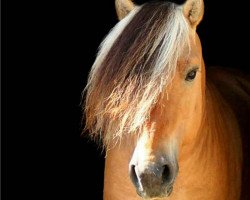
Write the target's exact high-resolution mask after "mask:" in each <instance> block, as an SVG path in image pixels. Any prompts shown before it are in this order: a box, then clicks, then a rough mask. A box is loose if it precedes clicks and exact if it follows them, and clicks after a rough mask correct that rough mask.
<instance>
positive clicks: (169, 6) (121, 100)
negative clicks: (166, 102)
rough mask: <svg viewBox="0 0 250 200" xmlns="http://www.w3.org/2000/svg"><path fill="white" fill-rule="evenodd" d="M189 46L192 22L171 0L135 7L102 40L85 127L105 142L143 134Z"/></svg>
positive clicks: (88, 90)
mask: <svg viewBox="0 0 250 200" xmlns="http://www.w3.org/2000/svg"><path fill="white" fill-rule="evenodd" d="M186 45H189V28H188V22H187V21H186V19H185V17H184V16H183V13H182V9H181V7H180V6H178V5H176V4H174V3H169V2H158V3H147V4H144V5H143V6H140V7H136V8H135V9H134V10H133V11H132V12H131V13H130V14H129V15H128V16H127V17H125V18H124V19H123V20H121V21H120V22H119V23H118V24H117V25H116V26H115V27H114V28H113V30H112V31H111V32H110V33H109V34H108V36H107V37H106V39H105V40H104V42H103V43H102V44H101V47H100V50H99V53H98V55H97V58H96V61H95V63H94V64H93V66H92V69H91V72H90V75H89V79H88V84H87V86H86V88H85V92H86V94H85V95H86V98H85V105H84V110H85V120H86V129H88V130H89V132H90V134H91V135H92V136H100V137H101V138H102V139H103V141H104V145H108V144H109V142H110V141H111V140H113V139H115V138H117V139H121V138H122V136H124V135H125V134H133V133H136V132H139V130H140V129H141V128H142V126H143V124H144V123H145V121H146V120H147V118H148V117H149V114H150V112H151V110H152V108H153V107H154V105H155V104H156V103H157V101H158V99H159V96H160V94H161V93H162V91H163V90H164V88H166V86H167V85H168V84H169V83H170V82H171V79H172V78H173V75H174V74H175V71H176V66H177V60H178V59H179V58H180V56H181V55H182V54H183V49H184V47H185V46H186Z"/></svg>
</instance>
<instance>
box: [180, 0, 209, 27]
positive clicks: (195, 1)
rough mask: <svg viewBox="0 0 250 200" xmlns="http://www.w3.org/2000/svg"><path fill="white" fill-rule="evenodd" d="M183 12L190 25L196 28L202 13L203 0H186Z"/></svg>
mask: <svg viewBox="0 0 250 200" xmlns="http://www.w3.org/2000/svg"><path fill="white" fill-rule="evenodd" d="M183 13H184V15H185V17H186V18H187V19H188V20H189V22H190V24H191V26H192V27H194V28H196V26H197V25H198V24H199V23H200V21H201V20H202V18H203V15H204V2H203V0H186V2H185V3H184V5H183Z"/></svg>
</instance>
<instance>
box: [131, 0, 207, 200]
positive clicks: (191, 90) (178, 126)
mask: <svg viewBox="0 0 250 200" xmlns="http://www.w3.org/2000/svg"><path fill="white" fill-rule="evenodd" d="M197 9H198V10H197ZM183 13H184V15H185V16H186V18H187V20H188V21H189V24H190V47H189V48H188V47H187V49H186V50H185V51H186V52H189V58H188V60H186V59H183V60H182V59H179V61H178V67H177V70H176V73H175V75H174V77H173V80H172V83H171V84H170V85H168V86H167V88H165V91H164V93H163V94H162V98H160V100H159V102H158V103H157V105H156V106H155V107H154V109H153V110H152V111H151V114H150V117H149V120H148V121H147V122H146V123H145V125H144V126H143V130H142V133H141V134H140V138H139V139H138V141H137V144H136V147H135V150H134V152H133V155H132V158H131V161H130V164H129V173H130V178H131V181H132V182H133V184H134V186H135V188H136V191H137V193H138V194H139V195H140V196H141V197H143V198H158V197H164V196H168V195H170V194H171V192H172V190H173V185H174V182H175V179H176V178H177V174H178V153H179V152H180V151H182V149H183V148H184V147H185V145H186V144H188V143H190V142H192V140H193V139H194V137H195V136H196V134H197V132H198V129H199V126H200V124H201V118H202V107H203V103H202V102H203V99H202V97H203V96H204V95H203V92H204V88H205V87H204V82H205V80H204V79H205V78H204V77H205V69H204V64H203V60H202V50H201V44H200V40H199V38H198V35H197V34H196V31H195V30H196V26H197V24H198V23H199V22H200V20H201V18H202V15H203V2H202V1H199V0H196V1H192V0H190V1H187V2H186V3H185V5H184V6H183Z"/></svg>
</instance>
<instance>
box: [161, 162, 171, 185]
mask: <svg viewBox="0 0 250 200" xmlns="http://www.w3.org/2000/svg"><path fill="white" fill-rule="evenodd" d="M169 180H170V169H169V167H168V165H164V166H163V172H162V182H163V184H166V183H169Z"/></svg>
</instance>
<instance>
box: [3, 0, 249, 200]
mask: <svg viewBox="0 0 250 200" xmlns="http://www.w3.org/2000/svg"><path fill="white" fill-rule="evenodd" d="M135 2H137V3H138V4H141V3H143V2H146V1H139V0H135ZM179 2H180V1H179ZM205 6H206V10H205V17H204V21H203V22H202V24H201V25H200V27H199V29H198V33H199V35H200V38H201V41H202V45H203V53H204V58H205V61H206V63H207V64H209V65H221V66H226V67H235V68H238V69H241V70H248V68H247V67H248V60H249V49H248V47H249V30H247V28H248V26H249V17H248V13H249V11H248V9H249V8H248V7H247V6H246V5H244V1H237V2H236V1H234V2H233V3H232V2H230V1H228V0H220V1H218V0H205ZM3 8H4V10H5V12H4V13H5V14H6V15H4V17H3V20H4V21H5V22H6V21H7V23H6V24H5V25H4V26H3V28H4V31H3V32H2V33H3V36H4V40H3V43H4V45H5V46H4V47H3V50H4V51H5V54H4V56H3V61H4V63H5V64H4V66H5V68H4V69H3V72H4V73H3V74H4V75H3V80H4V83H5V85H4V87H3V89H4V93H3V94H4V98H3V102H4V103H5V104H4V106H3V109H4V111H5V112H4V113H5V114H4V115H3V117H4V123H3V128H4V130H5V131H4V133H6V134H5V135H3V138H2V139H3V143H2V145H3V146H2V147H3V155H4V158H3V160H2V162H3V165H2V167H3V169H4V171H3V174H2V175H3V178H4V179H3V181H2V183H3V185H4V189H3V195H4V196H5V198H4V199H15V198H14V196H16V195H17V196H18V198H25V199H26V200H28V199H32V200H33V199H50V198H51V199H52V198H53V199H61V198H64V197H65V198H66V199H71V200H75V199H101V197H102V187H103V167H104V159H103V157H104V155H103V154H102V153H101V150H100V149H99V150H98V148H97V147H98V146H97V145H96V144H95V143H93V142H91V141H90V140H89V139H88V138H87V137H80V133H81V108H80V106H79V104H80V101H81V91H82V89H83V88H84V86H85V84H86V78H87V74H88V71H89V69H90V67H91V65H92V63H93V62H94V59H95V55H96V52H97V48H98V45H99V43H100V42H101V41H102V39H103V37H104V36H105V35H106V34H107V33H108V31H109V30H110V28H112V27H113V26H114V25H115V23H116V22H117V17H116V14H115V9H114V2H113V0H105V1H104V0H99V1H92V0H89V1H76V0H71V1H49V2H41V1H30V2H27V1H18V2H16V3H15V4H10V3H6V2H5V3H3ZM6 10H7V12H6ZM6 155H7V156H6ZM86 196H89V197H88V198H86ZM6 197H7V198H6Z"/></svg>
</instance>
